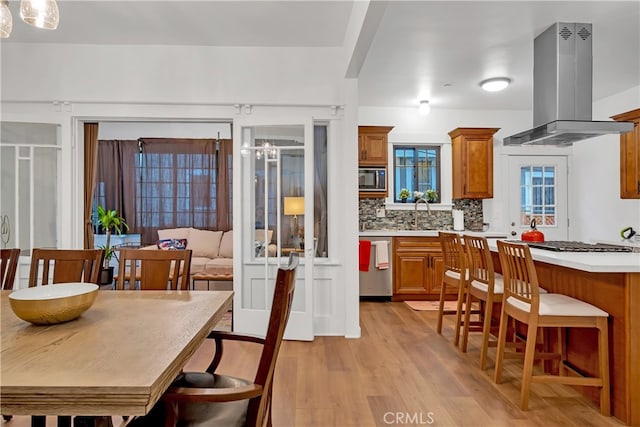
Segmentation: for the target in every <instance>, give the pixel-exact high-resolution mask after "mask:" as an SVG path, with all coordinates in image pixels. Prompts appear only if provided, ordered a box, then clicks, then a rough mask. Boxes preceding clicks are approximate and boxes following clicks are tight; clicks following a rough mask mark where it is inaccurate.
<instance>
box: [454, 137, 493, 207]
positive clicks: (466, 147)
mask: <svg viewBox="0 0 640 427" xmlns="http://www.w3.org/2000/svg"><path fill="white" fill-rule="evenodd" d="M499 130H500V128H456V129H454V130H452V131H451V132H449V136H450V137H451V146H452V159H453V165H452V166H453V167H452V174H453V199H490V198H492V197H493V134H495V133H496V132H497V131H499Z"/></svg>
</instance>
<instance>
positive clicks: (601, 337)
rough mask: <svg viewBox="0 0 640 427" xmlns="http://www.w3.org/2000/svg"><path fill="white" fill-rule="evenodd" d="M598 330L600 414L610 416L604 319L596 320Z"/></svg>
mask: <svg viewBox="0 0 640 427" xmlns="http://www.w3.org/2000/svg"><path fill="white" fill-rule="evenodd" d="M596 325H597V328H598V362H599V364H600V366H599V367H598V368H599V369H598V370H599V371H600V378H601V379H602V388H601V389H600V413H601V414H602V415H605V416H607V417H608V416H610V415H611V390H610V389H609V388H610V385H609V329H608V323H607V318H606V317H598V318H597V319H596Z"/></svg>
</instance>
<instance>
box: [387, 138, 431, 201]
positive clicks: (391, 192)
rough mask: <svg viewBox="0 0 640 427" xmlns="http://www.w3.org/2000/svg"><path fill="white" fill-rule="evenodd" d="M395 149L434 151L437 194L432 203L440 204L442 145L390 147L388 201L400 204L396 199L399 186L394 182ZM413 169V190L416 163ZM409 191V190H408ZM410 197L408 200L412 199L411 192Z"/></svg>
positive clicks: (411, 144) (404, 144)
mask: <svg viewBox="0 0 640 427" xmlns="http://www.w3.org/2000/svg"><path fill="white" fill-rule="evenodd" d="M397 149H411V150H414V151H417V150H431V149H433V150H435V152H436V160H435V169H436V188H434V189H435V190H436V192H437V193H438V198H437V199H436V201H434V202H433V203H442V145H440V144H420V143H410V144H407V143H403V144H392V146H391V152H392V159H393V161H392V164H391V169H392V170H391V176H393V185H392V186H390V188H389V196H388V197H389V199H390V200H391V202H393V203H401V200H400V199H399V198H397V197H396V195H397V194H398V193H399V191H400V188H401V187H399V184H398V182H397V180H396V168H397V167H398V166H397V156H396V150H397ZM413 168H414V173H413V175H414V177H413V185H414V188H417V186H418V174H417V168H418V165H417V162H416V164H415V165H414V166H413ZM410 191H411V190H410ZM411 193H412V196H411V197H410V200H412V199H413V191H411Z"/></svg>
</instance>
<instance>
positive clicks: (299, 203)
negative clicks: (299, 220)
mask: <svg viewBox="0 0 640 427" xmlns="http://www.w3.org/2000/svg"><path fill="white" fill-rule="evenodd" d="M284 214H285V215H304V197H285V198H284Z"/></svg>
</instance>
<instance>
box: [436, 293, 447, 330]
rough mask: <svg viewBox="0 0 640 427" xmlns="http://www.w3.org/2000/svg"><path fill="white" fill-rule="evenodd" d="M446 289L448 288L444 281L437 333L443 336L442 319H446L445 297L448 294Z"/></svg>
mask: <svg viewBox="0 0 640 427" xmlns="http://www.w3.org/2000/svg"><path fill="white" fill-rule="evenodd" d="M446 288H447V285H446V284H445V282H444V281H443V282H442V285H441V287H440V305H439V306H438V326H437V328H436V331H437V332H438V333H439V334H442V318H443V317H444V296H445V294H446Z"/></svg>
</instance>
